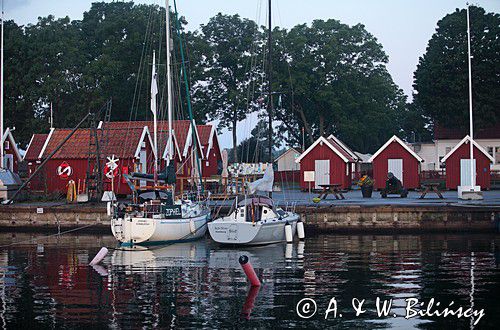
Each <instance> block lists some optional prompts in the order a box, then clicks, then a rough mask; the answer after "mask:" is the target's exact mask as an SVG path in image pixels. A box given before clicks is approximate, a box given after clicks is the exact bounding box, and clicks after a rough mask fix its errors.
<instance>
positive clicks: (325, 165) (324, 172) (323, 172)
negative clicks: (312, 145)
mask: <svg viewBox="0 0 500 330" xmlns="http://www.w3.org/2000/svg"><path fill="white" fill-rule="evenodd" d="M314 182H315V186H314V187H315V188H316V189H321V187H320V186H319V185H320V184H330V160H329V159H320V160H315V161H314Z"/></svg>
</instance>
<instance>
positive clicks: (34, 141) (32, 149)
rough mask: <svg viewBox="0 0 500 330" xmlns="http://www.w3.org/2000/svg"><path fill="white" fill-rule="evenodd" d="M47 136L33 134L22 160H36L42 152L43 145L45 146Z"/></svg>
mask: <svg viewBox="0 0 500 330" xmlns="http://www.w3.org/2000/svg"><path fill="white" fill-rule="evenodd" d="M48 136H49V134H33V136H32V137H31V140H30V143H29V144H28V149H26V153H25V154H24V158H23V159H24V160H25V161H35V160H38V156H39V155H40V151H42V148H43V145H44V144H45V141H46V140H47V137H48Z"/></svg>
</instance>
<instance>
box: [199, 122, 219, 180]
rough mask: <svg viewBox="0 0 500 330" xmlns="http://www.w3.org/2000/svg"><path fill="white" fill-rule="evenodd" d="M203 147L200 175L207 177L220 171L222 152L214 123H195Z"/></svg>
mask: <svg viewBox="0 0 500 330" xmlns="http://www.w3.org/2000/svg"><path fill="white" fill-rule="evenodd" d="M197 129H198V134H199V136H200V142H201V145H202V148H203V161H202V169H201V171H202V177H203V178H209V177H211V176H215V175H219V174H220V173H221V172H222V153H221V150H220V145H219V138H218V137H217V130H216V128H215V126H214V125H197Z"/></svg>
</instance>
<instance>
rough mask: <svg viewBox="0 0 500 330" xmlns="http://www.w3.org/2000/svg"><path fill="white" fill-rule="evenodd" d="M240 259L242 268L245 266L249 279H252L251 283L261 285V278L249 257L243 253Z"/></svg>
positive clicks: (244, 269)
mask: <svg viewBox="0 0 500 330" xmlns="http://www.w3.org/2000/svg"><path fill="white" fill-rule="evenodd" d="M238 261H239V262H240V265H241V268H243V271H244V272H245V275H246V276H247V278H248V280H249V281H250V284H251V285H252V286H260V281H259V278H258V277H257V274H256V273H255V270H254V269H253V267H252V264H251V263H250V261H249V260H248V257H247V256H245V255H242V256H241V257H240V259H239V260H238Z"/></svg>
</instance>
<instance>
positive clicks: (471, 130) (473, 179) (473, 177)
mask: <svg viewBox="0 0 500 330" xmlns="http://www.w3.org/2000/svg"><path fill="white" fill-rule="evenodd" d="M471 58H472V56H471V51H470V17H469V3H467V61H468V64H469V134H470V146H469V147H470V183H471V186H472V190H474V187H475V186H476V175H475V174H476V173H474V172H475V167H474V125H473V122H472V120H473V118H472V64H471Z"/></svg>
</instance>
